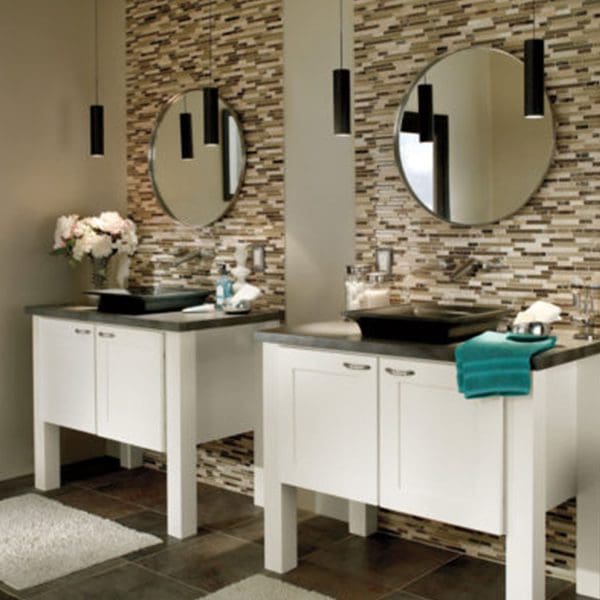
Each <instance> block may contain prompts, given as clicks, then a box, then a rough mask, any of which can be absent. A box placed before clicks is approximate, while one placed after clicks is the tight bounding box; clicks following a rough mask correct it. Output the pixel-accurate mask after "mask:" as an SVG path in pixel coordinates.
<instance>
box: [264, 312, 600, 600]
mask: <svg viewBox="0 0 600 600" xmlns="http://www.w3.org/2000/svg"><path fill="white" fill-rule="evenodd" d="M257 337H258V339H260V340H261V341H263V343H264V350H263V352H264V397H263V409H264V424H263V427H264V478H265V500H264V503H265V566H266V568H267V569H270V570H273V571H276V572H279V573H282V572H286V571H288V570H290V569H293V568H294V567H295V566H296V564H297V548H296V543H297V539H296V489H297V488H307V489H309V490H313V491H316V492H321V493H326V494H332V495H335V496H339V497H341V498H346V499H348V500H350V510H349V515H350V530H351V531H352V532H354V533H357V534H362V535H368V534H369V533H371V532H373V531H374V530H375V529H376V526H377V523H376V508H375V507H377V506H382V507H385V508H387V509H390V510H394V511H398V512H403V513H408V514H412V515H417V516H420V517H424V518H429V519H434V520H438V521H443V522H446V523H451V524H454V525H458V526H462V527H466V528H470V529H475V530H479V531H484V532H489V533H492V534H496V535H505V536H506V565H507V568H506V598H507V599H510V600H542V599H543V598H544V597H545V578H544V566H545V513H546V510H547V509H549V508H552V507H554V506H556V505H557V504H560V503H561V502H563V501H565V500H567V499H568V498H571V497H573V496H575V495H576V496H577V591H578V593H580V594H585V595H587V596H590V597H593V598H600V433H599V432H600V402H599V401H598V390H599V389H600V354H598V353H600V343H598V342H590V343H588V342H579V341H575V340H573V339H572V334H571V333H564V334H560V335H559V341H558V345H557V347H556V348H555V349H553V350H551V351H548V352H546V353H543V354H541V355H538V356H536V357H534V359H533V361H532V366H533V371H532V391H531V393H530V394H529V395H528V396H517V397H491V398H483V399H478V400H466V399H465V398H464V397H463V396H462V395H461V394H460V393H459V392H458V390H457V385H456V367H455V365H454V346H452V345H446V346H439V345H438V346H436V345H430V344H416V343H406V342H404V343H403V342H391V341H390V342H385V341H383V342H378V341H370V340H363V339H362V338H361V336H360V333H359V331H358V328H357V327H356V326H355V325H354V324H351V323H344V322H335V323H321V324H313V325H306V326H299V327H296V328H281V329H276V330H273V331H269V332H262V333H259V334H257Z"/></svg>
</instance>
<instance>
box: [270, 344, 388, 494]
mask: <svg viewBox="0 0 600 600" xmlns="http://www.w3.org/2000/svg"><path fill="white" fill-rule="evenodd" d="M276 376H277V377H278V382H279V392H280V393H279V396H278V398H279V402H278V415H277V419H278V425H277V432H278V439H279V451H280V456H279V461H280V468H281V473H282V475H283V477H284V480H285V482H286V483H289V484H292V485H295V486H298V487H303V488H308V489H311V490H314V491H317V492H322V493H326V494H332V495H335V496H341V497H343V498H348V499H350V500H356V501H359V502H365V503H370V504H377V359H376V358H374V357H372V356H362V355H347V354H337V353H335V352H318V351H312V350H299V349H295V348H283V349H282V350H281V352H280V354H279V357H278V368H277V374H276Z"/></svg>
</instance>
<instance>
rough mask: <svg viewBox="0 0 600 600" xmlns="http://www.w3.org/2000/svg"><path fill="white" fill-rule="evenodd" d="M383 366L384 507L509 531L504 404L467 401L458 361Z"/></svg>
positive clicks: (381, 484) (489, 400) (393, 361)
mask: <svg viewBox="0 0 600 600" xmlns="http://www.w3.org/2000/svg"><path fill="white" fill-rule="evenodd" d="M379 363H380V366H379V416H380V419H379V423H380V425H379V456H380V462H379V469H380V471H379V494H380V496H379V503H380V505H381V506H383V507H385V508H388V509H390V510H395V511H399V512H404V513H408V514H411V515H416V516H420V517H425V518H429V519H434V520H437V521H444V522H446V523H452V524H454V525H460V526H462V527H468V528H471V529H476V530H478V531H486V532H488V533H494V534H502V533H504V518H503V516H504V510H503V501H504V470H503V469H504V467H503V465H504V400H503V399H502V398H500V397H495V398H483V399H478V400H465V398H464V397H463V395H462V394H460V393H459V392H458V390H457V385H456V367H455V366H454V365H453V364H449V363H439V362H433V361H416V360H403V359H394V358H381V359H380V361H379Z"/></svg>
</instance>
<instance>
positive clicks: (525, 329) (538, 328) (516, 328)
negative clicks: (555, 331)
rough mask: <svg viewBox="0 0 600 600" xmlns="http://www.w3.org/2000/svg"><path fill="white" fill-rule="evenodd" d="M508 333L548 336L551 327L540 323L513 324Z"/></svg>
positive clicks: (548, 324)
mask: <svg viewBox="0 0 600 600" xmlns="http://www.w3.org/2000/svg"><path fill="white" fill-rule="evenodd" d="M510 331H511V333H519V334H528V335H539V336H548V335H550V333H551V332H552V325H551V324H550V323H542V322H541V321H531V322H530V323H519V324H517V325H515V324H513V325H511V327H510Z"/></svg>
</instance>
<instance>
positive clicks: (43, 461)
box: [33, 418, 60, 492]
mask: <svg viewBox="0 0 600 600" xmlns="http://www.w3.org/2000/svg"><path fill="white" fill-rule="evenodd" d="M33 429H34V455H35V456H34V463H35V487H36V489H38V490H42V491H44V492H47V491H48V490H54V489H56V488H59V487H60V427H58V425H52V424H50V423H44V422H43V421H40V420H38V419H37V418H36V419H35V420H34V425H33Z"/></svg>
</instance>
